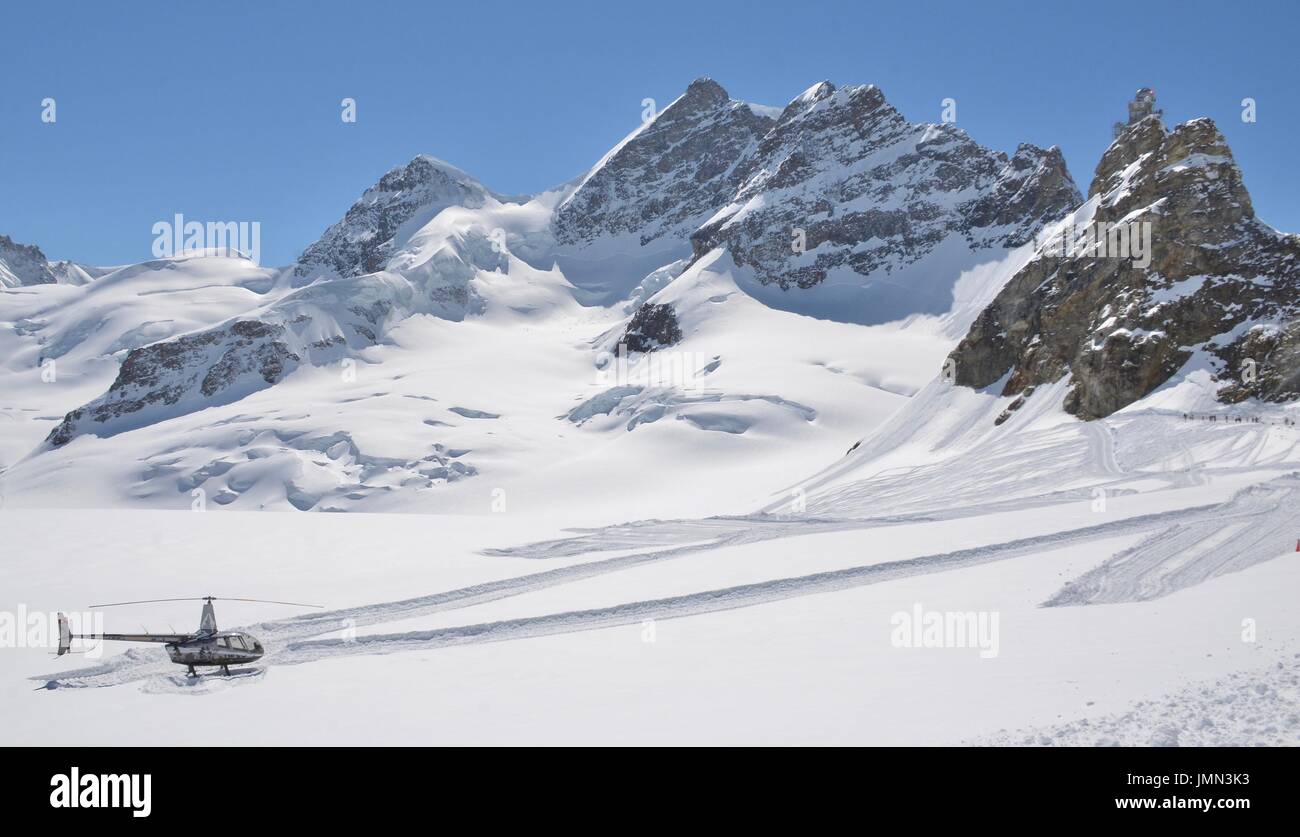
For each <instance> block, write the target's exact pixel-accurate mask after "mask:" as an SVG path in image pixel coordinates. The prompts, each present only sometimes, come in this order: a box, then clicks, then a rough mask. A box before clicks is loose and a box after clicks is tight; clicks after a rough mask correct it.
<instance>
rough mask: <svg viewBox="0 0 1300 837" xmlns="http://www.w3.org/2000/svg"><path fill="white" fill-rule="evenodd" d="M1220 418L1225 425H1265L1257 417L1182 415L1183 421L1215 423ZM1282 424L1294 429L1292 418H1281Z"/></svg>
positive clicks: (1210, 414)
mask: <svg viewBox="0 0 1300 837" xmlns="http://www.w3.org/2000/svg"><path fill="white" fill-rule="evenodd" d="M1220 418H1222V419H1223V422H1224V423H1225V424H1242V423H1245V424H1264V423H1265V422H1264V419H1262V418H1261V417H1259V416H1244V417H1243V416H1219V415H1218V414H1217V413H1207V414H1206V415H1203V416H1198V415H1196V414H1195V413H1183V420H1184V421H1209V422H1217V421H1219V419H1220ZM1269 424H1272V422H1269ZM1282 424H1284V425H1286V426H1287V427H1295V426H1296V421H1295V419H1293V418H1288V417H1287V416H1283V417H1282Z"/></svg>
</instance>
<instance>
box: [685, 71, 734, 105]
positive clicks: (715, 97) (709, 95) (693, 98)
mask: <svg viewBox="0 0 1300 837" xmlns="http://www.w3.org/2000/svg"><path fill="white" fill-rule="evenodd" d="M730 99H731V97H730V96H728V95H727V91H726V90H724V89H723V87H722V85H721V84H718V83H717V82H716V81H714V80H713V79H711V78H709V77H708V76H701V77H699V78H697V79H696V80H695V81H693V82H691V83H690V84H689V85H688V86H687V88H686V92H685V93H684V94H683V95H682V97H681V99H679V100H678V103H679V104H682V105H684V106H687V107H690V108H693V109H697V110H698V109H700V108H715V107H718V106H719V105H723V104H726V103H727V101H729V100H730Z"/></svg>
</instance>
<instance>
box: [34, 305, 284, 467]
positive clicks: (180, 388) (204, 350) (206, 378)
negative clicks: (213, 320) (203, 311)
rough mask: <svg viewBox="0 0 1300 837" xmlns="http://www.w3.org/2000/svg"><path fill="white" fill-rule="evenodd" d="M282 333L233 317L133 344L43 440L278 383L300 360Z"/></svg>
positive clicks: (139, 422)
mask: <svg viewBox="0 0 1300 837" xmlns="http://www.w3.org/2000/svg"><path fill="white" fill-rule="evenodd" d="M283 336H284V329H283V328H282V327H281V326H277V325H271V324H268V323H263V322H258V321H256V320H236V321H234V322H232V323H229V324H227V325H224V326H221V327H218V328H215V329H210V330H208V331H204V332H199V333H197V334H191V335H186V336H184V337H179V338H176V339H174V340H165V341H162V342H160V343H154V344H152V345H149V346H144V347H142V348H139V349H133V350H131V351H130V352H129V353H128V354H127V356H126V359H125V360H124V361H123V362H122V367H121V369H119V370H118V373H117V378H116V380H114V381H113V384H112V386H110V387H109V389H108V392H106V393H105V394H104V395H102V396H100V397H99V398H97V399H95V400H94V401H91V402H90V403H89V404H86V405H85V406H83V407H79V408H78V409H76V410H73V411H72V412H70V413H68V414H67V415H66V416H64V418H63V421H62V422H60V423H59V425H58V426H57V427H55V428H54V430H52V431H51V432H50V434H49V436H48V437H47V439H46V441H47V442H48V443H49V444H50V445H53V446H54V447H59V446H61V445H64V444H67V443H68V442H69V441H71V440H72V439H73V438H74V437H76V436H79V435H82V434H84V433H93V434H96V435H111V434H113V433H120V432H122V431H124V430H130V429H134V428H136V427H141V426H144V425H146V424H150V423H152V422H155V421H159V420H162V419H164V418H168V417H170V416H173V415H179V414H181V413H185V412H190V411H191V410H193V409H198V408H200V407H203V406H212V405H213V404H219V403H226V402H229V401H234V400H236V399H238V398H242V397H244V396H245V395H248V394H249V393H251V392H254V391H256V390H258V389H262V388H264V387H267V386H270V385H272V384H275V383H278V382H279V381H280V380H281V379H282V378H283V377H284V376H285V375H286V374H288V373H289V372H290V371H292V370H293V369H294V368H296V366H297V365H298V362H299V360H300V358H299V357H298V355H296V354H294V353H293V352H292V351H290V350H289V348H288V346H287V345H286V344H285V343H284V341H283V339H282V338H283ZM196 402H197V403H196Z"/></svg>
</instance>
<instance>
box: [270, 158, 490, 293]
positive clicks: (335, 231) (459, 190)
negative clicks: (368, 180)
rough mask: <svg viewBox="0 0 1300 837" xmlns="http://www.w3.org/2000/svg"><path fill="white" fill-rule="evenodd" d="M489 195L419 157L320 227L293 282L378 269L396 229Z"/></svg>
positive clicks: (454, 172) (465, 177)
mask: <svg viewBox="0 0 1300 837" xmlns="http://www.w3.org/2000/svg"><path fill="white" fill-rule="evenodd" d="M490 197H493V196H492V193H490V192H489V191H488V190H487V188H486V187H485V186H483V184H481V183H479V182H478V181H477V180H475V179H474V178H472V177H470V176H469V175H468V174H465V173H464V172H463V171H461V170H460V169H458V168H456V167H455V166H452V165H450V164H448V163H444V162H443V161H441V160H438V159H436V158H433V157H429V156H425V155H420V156H419V157H416V158H415V159H414V160H412V161H411V162H410V163H407V164H406V165H405V166H400V167H398V168H395V169H393V170H392V171H390V172H388V173H387V174H385V175H384V176H383V177H382V178H380V180H379V182H378V183H377V184H375V185H374V186H372V187H370V188H369V189H367V190H366V191H365V194H363V195H362V196H361V199H360V200H358V201H357V202H356V203H354V204H353V205H352V207H351V208H350V209H349V210H348V211H347V214H346V215H344V216H343V219H342V220H340V221H339V222H338V223H336V224H334V225H333V226H331V227H330V228H329V229H328V230H326V231H325V233H324V235H322V236H321V237H320V240H318V241H317V242H316V243H314V244H312V245H311V246H310V247H308V248H307V249H306V250H305V251H303V254H302V257H301V258H300V259H299V260H298V264H297V266H296V267H295V268H294V277H295V280H297V281H298V282H300V283H301V282H303V281H310V280H312V279H314V278H316V277H319V276H341V277H349V276H360V275H362V274H366V273H374V272H376V271H379V270H383V269H384V267H385V265H387V263H388V260H389V258H390V257H391V256H392V255H393V252H394V249H395V245H396V246H400V243H401V242H400V241H396V242H395V238H400V237H401V236H400V233H401V232H403V228H404V227H406V228H407V229H406V230H405V231H406V232H408V233H409V232H413V231H414V230H415V229H417V228H418V227H419V226H421V225H423V223H425V222H427V221H428V220H430V219H431V218H433V216H435V215H437V214H438V213H439V212H441V211H442V210H443V209H446V208H447V207H449V206H464V207H469V208H478V207H481V206H483V205H484V203H485V202H486V201H487V200H488V199H489V198H490Z"/></svg>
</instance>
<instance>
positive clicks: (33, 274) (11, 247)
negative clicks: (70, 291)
mask: <svg viewBox="0 0 1300 837" xmlns="http://www.w3.org/2000/svg"><path fill="white" fill-rule="evenodd" d="M57 281H58V276H57V275H56V274H55V272H54V270H53V269H52V267H51V265H50V263H49V261H47V260H46V258H45V254H44V253H43V252H41V248H39V247H37V246H36V245H35V244H19V243H18V242H16V241H14V240H13V239H12V238H10V237H9V236H7V235H0V287H5V288H16V287H19V286H21V285H52V284H54V283H55V282H57Z"/></svg>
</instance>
